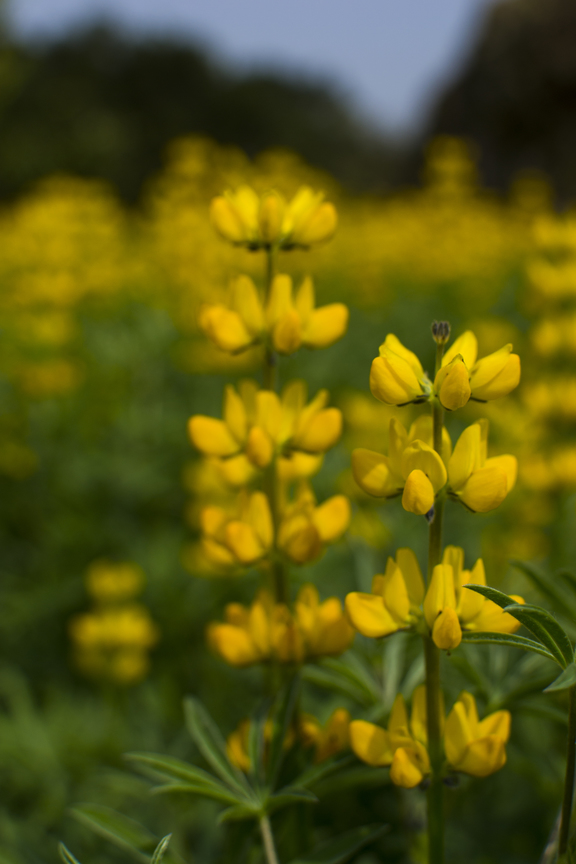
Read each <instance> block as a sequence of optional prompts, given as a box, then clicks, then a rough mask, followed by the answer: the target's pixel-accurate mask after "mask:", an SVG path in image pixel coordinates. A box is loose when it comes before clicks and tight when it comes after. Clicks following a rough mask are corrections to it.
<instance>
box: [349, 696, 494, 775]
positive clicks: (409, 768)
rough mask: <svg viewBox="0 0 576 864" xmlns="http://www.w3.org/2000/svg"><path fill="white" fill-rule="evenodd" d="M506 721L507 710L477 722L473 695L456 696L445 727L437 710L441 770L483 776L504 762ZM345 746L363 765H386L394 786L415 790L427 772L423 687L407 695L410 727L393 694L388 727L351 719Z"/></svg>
mask: <svg viewBox="0 0 576 864" xmlns="http://www.w3.org/2000/svg"><path fill="white" fill-rule="evenodd" d="M510 719H511V718H510V713H509V712H508V711H496V712H495V713H494V714H489V715H488V717H485V718H484V720H482V721H479V720H478V711H477V708H476V701H475V699H474V697H473V696H472V695H471V694H470V693H466V692H463V693H461V694H460V696H459V698H458V701H457V702H456V703H455V705H454V707H453V708H452V710H451V711H450V713H449V715H448V717H447V719H446V723H445V724H444V723H443V720H444V709H443V708H442V717H441V721H442V724H443V725H444V732H443V735H444V749H445V753H446V761H447V766H446V767H447V768H448V769H450V770H452V771H459V772H462V773H464V774H471V775H472V776H474V777H487V776H488V775H489V774H493V773H494V772H495V771H499V770H500V768H502V766H503V765H504V764H505V762H506V749H505V747H506V742H507V741H508V738H509V736H510ZM350 742H351V746H352V749H353V751H354V752H355V753H356V755H357V756H358V758H359V759H361V760H362V761H363V762H366V763H367V764H368V765H375V766H376V765H377V766H386V765H390V779H391V780H392V782H393V783H395V784H396V785H397V786H403V787H404V788H407V789H413V788H414V787H415V786H418V784H419V783H421V782H422V780H424V779H425V778H426V776H427V775H428V774H429V773H430V760H429V757H428V751H427V726H426V689H425V687H418V688H417V689H416V690H415V691H414V693H413V696H412V713H411V717H410V724H408V714H407V711H406V705H405V703H404V699H403V697H402V695H398V696H397V697H396V701H395V702H394V705H393V707H392V713H391V715H390V720H389V724H388V729H382V728H381V727H380V726H376V725H375V724H374V723H368V722H366V721H365V720H353V721H352V723H351V724H350Z"/></svg>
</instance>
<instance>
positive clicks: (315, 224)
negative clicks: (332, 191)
mask: <svg viewBox="0 0 576 864" xmlns="http://www.w3.org/2000/svg"><path fill="white" fill-rule="evenodd" d="M337 225H338V216H337V214H336V208H335V207H334V205H333V204H330V203H329V202H327V201H325V202H324V203H323V204H320V206H319V207H317V208H316V209H315V210H314V211H313V213H311V214H310V217H309V218H308V219H307V220H304V219H301V220H299V224H298V225H297V226H295V227H294V229H293V230H292V233H291V236H290V240H291V242H292V243H295V244H297V245H298V246H305V247H306V246H314V245H316V244H318V243H324V242H326V241H327V240H330V238H331V237H333V236H334V232H335V231H336V226H337Z"/></svg>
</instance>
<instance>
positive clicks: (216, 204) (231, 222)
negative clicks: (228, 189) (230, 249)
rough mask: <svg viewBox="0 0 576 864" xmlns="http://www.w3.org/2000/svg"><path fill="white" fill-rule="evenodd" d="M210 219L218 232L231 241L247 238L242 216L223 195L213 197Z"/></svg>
mask: <svg viewBox="0 0 576 864" xmlns="http://www.w3.org/2000/svg"><path fill="white" fill-rule="evenodd" d="M210 221H211V222H212V225H213V226H214V228H215V229H216V230H217V231H218V233H219V234H220V235H221V236H222V237H223V238H224V239H225V240H228V241H229V242H230V243H242V242H243V241H244V240H246V232H245V228H244V223H243V221H242V217H241V216H240V214H239V213H238V211H237V210H236V208H235V207H232V205H231V204H230V202H229V201H228V200H227V199H226V198H224V197H223V196H218V197H217V198H213V199H212V201H211V203H210Z"/></svg>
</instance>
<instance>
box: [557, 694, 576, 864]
mask: <svg viewBox="0 0 576 864" xmlns="http://www.w3.org/2000/svg"><path fill="white" fill-rule="evenodd" d="M568 700H569V701H568V743H567V746H566V777H565V778H564V798H563V799H562V816H561V818H560V833H559V838H558V854H559V855H565V854H566V852H567V850H568V839H569V837H570V818H571V816H572V800H573V797H574V773H575V764H576V687H570V689H569V691H568Z"/></svg>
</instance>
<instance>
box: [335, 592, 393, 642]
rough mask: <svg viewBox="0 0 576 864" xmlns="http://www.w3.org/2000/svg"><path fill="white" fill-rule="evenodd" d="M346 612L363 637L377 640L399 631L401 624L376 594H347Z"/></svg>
mask: <svg viewBox="0 0 576 864" xmlns="http://www.w3.org/2000/svg"><path fill="white" fill-rule="evenodd" d="M346 612H347V614H348V617H349V619H350V621H351V622H352V625H353V626H354V627H355V628H356V630H358V632H359V633H362V635H363V636H370V637H371V638H373V639H376V638H378V637H380V636H388V635H389V634H390V633H395V632H396V630H398V629H399V624H398V623H397V622H396V621H395V620H394V619H393V618H392V616H391V615H390V613H389V612H388V610H387V609H386V606H385V605H384V600H383V599H382V597H377V596H376V595H374V594H363V593H361V592H360V591H354V592H352V593H351V594H347V595H346Z"/></svg>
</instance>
